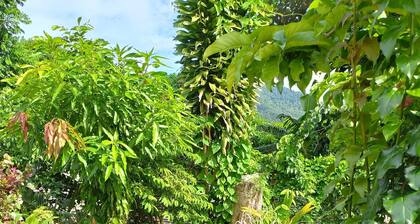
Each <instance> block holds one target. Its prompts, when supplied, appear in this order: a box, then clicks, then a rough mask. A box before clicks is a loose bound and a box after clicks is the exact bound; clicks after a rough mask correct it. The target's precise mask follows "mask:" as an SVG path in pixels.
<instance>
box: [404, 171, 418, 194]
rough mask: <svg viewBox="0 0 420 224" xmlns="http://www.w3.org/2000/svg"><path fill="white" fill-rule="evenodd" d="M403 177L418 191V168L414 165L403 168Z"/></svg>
mask: <svg viewBox="0 0 420 224" xmlns="http://www.w3.org/2000/svg"><path fill="white" fill-rule="evenodd" d="M405 178H407V180H408V185H409V186H410V187H411V188H412V189H413V190H416V191H420V169H419V168H418V167H415V166H410V167H407V168H406V169H405Z"/></svg>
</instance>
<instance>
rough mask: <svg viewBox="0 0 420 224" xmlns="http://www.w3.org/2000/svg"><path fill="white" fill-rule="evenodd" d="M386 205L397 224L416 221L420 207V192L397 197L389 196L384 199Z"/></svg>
mask: <svg viewBox="0 0 420 224" xmlns="http://www.w3.org/2000/svg"><path fill="white" fill-rule="evenodd" d="M384 207H385V209H386V210H387V211H388V212H389V213H390V214H391V216H392V221H393V222H394V223H395V224H406V223H414V221H415V220H416V218H417V215H418V213H417V212H418V209H419V208H420V192H415V193H411V194H408V195H404V196H401V197H397V198H390V197H389V196H388V197H387V198H385V200H384Z"/></svg>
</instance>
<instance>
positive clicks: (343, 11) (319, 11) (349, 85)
mask: <svg viewBox="0 0 420 224" xmlns="http://www.w3.org/2000/svg"><path fill="white" fill-rule="evenodd" d="M419 14H420V4H419V3H418V1H402V0H395V1H387V0H380V1H373V0H372V1H371V0H353V1H339V2H335V1H329V0H317V1H313V2H312V4H311V5H310V7H309V11H308V12H307V13H306V14H305V16H304V17H303V18H302V20H301V21H300V22H297V23H290V24H287V25H285V26H270V27H264V28H260V29H258V30H255V31H254V32H253V33H251V34H239V33H230V34H227V35H225V36H222V37H220V38H219V39H218V40H216V42H215V43H214V44H213V45H211V46H210V47H209V48H208V49H207V51H208V54H207V55H211V54H212V53H217V52H221V51H223V50H228V49H231V48H236V47H238V46H239V47H242V48H241V50H240V51H239V52H238V53H237V55H236V57H235V58H234V59H233V60H232V61H233V62H232V63H231V65H230V66H229V68H230V69H228V71H231V72H228V74H227V80H231V81H230V82H229V83H228V84H229V87H231V86H232V85H233V84H234V81H237V80H240V78H241V74H243V73H245V74H247V76H248V77H249V78H256V77H258V78H261V79H262V80H263V81H264V82H265V83H266V85H267V86H273V85H280V86H281V82H282V80H283V78H284V77H287V78H288V80H289V82H290V83H292V84H297V86H298V87H299V88H300V89H301V90H302V91H303V90H304V89H305V88H306V87H307V85H308V84H309V82H310V80H311V78H312V74H313V72H325V73H326V78H325V80H323V81H322V82H320V83H319V84H317V85H315V86H314V87H313V88H312V92H311V94H309V95H306V96H303V97H302V101H303V104H304V107H305V108H306V109H307V110H311V109H313V108H314V107H315V106H316V104H320V105H325V106H327V107H329V108H333V109H338V110H339V111H340V113H341V115H340V118H339V119H338V120H337V121H336V122H335V123H334V126H333V127H332V131H331V133H330V134H329V139H330V148H331V149H333V150H335V151H336V161H337V162H338V161H344V162H345V163H346V164H347V167H348V169H347V175H346V176H345V177H344V178H342V179H338V180H337V182H339V183H347V186H346V187H345V188H344V189H343V192H344V194H343V197H342V198H341V199H340V200H338V201H337V205H336V208H337V209H339V210H342V211H343V216H344V217H346V219H347V221H348V222H372V221H373V220H375V221H379V222H384V220H385V219H388V217H392V220H393V222H394V223H416V222H418V221H419V220H418V216H417V214H418V212H419V211H420V203H418V202H419V200H420V191H419V188H418V184H417V181H416V178H417V177H418V175H417V174H418V169H419V156H420V154H419V145H420V143H419V139H420V138H419V133H420V131H419V130H420V127H419V125H418V124H419V120H420V118H419V112H418V111H419V106H420V104H419V97H420V94H419V92H420V90H419V89H420V88H419V85H420V84H419V83H420V82H419V69H418V65H419V64H420V63H419V61H420V59H419V58H420V56H419V52H418V51H416V50H415V49H418V47H419V43H420V42H419V34H420V32H419V27H420V22H419V20H418V18H419V16H418V15H419ZM226 43H229V47H227V46H226V45H225V44H226ZM251 46H252V47H251ZM259 54H264V56H265V57H263V60H255V55H259ZM234 62H236V63H234ZM261 64H264V66H262V65H261ZM267 66H270V70H269V72H268V71H267V72H264V68H265V69H266V68H267ZM256 71H259V72H256ZM336 164H338V163H336Z"/></svg>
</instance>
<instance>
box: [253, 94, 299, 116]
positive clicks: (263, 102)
mask: <svg viewBox="0 0 420 224" xmlns="http://www.w3.org/2000/svg"><path fill="white" fill-rule="evenodd" d="M301 96H302V94H301V93H300V92H296V91H293V90H291V89H289V88H283V92H282V93H280V92H279V91H278V90H277V89H276V88H273V91H272V92H270V91H269V90H268V89H267V88H265V87H264V88H261V89H260V91H259V97H258V102H259V104H258V105H257V110H258V113H259V114H260V115H261V116H262V117H263V118H265V119H267V120H271V121H275V120H277V116H278V115H279V114H286V115H290V116H292V117H293V118H299V117H300V116H302V115H303V110H302V106H301V105H300V97H301Z"/></svg>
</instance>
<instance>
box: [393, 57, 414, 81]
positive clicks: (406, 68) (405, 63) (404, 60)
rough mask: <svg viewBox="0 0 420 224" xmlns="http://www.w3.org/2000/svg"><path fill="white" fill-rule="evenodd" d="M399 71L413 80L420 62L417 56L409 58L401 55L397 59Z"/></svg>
mask: <svg viewBox="0 0 420 224" xmlns="http://www.w3.org/2000/svg"><path fill="white" fill-rule="evenodd" d="M396 63H397V67H398V69H399V70H400V71H401V72H402V73H404V74H405V75H407V77H408V78H410V79H411V78H413V75H414V72H415V71H416V69H417V66H418V64H419V63H420V60H418V59H417V57H415V56H409V55H407V54H399V55H398V56H397V59H396Z"/></svg>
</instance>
